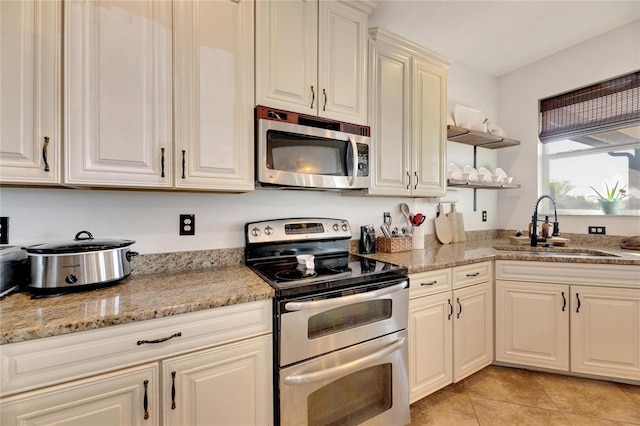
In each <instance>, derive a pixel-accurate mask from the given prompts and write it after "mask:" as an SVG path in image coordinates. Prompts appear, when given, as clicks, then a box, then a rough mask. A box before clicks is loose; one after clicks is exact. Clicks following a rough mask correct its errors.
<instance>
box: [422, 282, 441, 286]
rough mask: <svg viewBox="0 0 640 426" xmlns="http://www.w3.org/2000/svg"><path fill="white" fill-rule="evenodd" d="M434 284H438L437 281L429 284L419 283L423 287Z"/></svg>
mask: <svg viewBox="0 0 640 426" xmlns="http://www.w3.org/2000/svg"><path fill="white" fill-rule="evenodd" d="M434 284H438V281H431V282H430V283H420V285H424V286H427V285H434Z"/></svg>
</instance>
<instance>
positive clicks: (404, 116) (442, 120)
mask: <svg viewBox="0 0 640 426" xmlns="http://www.w3.org/2000/svg"><path fill="white" fill-rule="evenodd" d="M369 33H370V37H371V40H370V43H369V56H370V60H369V116H370V118H369V121H370V122H371V124H372V128H371V137H372V139H373V144H374V156H373V157H374V159H375V160H374V161H375V163H374V167H373V168H372V179H373V181H372V185H371V188H370V189H369V191H368V192H369V194H372V195H393V196H395V195H398V196H413V197H439V196H443V195H444V194H445V193H446V181H445V160H446V152H445V148H446V98H447V73H446V69H447V67H448V66H449V64H450V63H451V62H450V61H449V60H448V59H446V58H444V57H442V56H440V55H438V54H436V53H434V52H431V51H429V50H427V49H424V48H422V47H421V46H418V45H416V44H414V43H412V42H410V41H408V40H405V39H403V38H401V37H398V36H396V35H394V34H392V33H389V32H388V31H385V30H383V29H379V28H373V29H371V30H370V31H369Z"/></svg>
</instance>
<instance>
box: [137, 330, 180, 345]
mask: <svg viewBox="0 0 640 426" xmlns="http://www.w3.org/2000/svg"><path fill="white" fill-rule="evenodd" d="M180 336H182V332H178V333H175V334H172V335H171V336H169V337H163V338H162V339H157V340H138V342H137V344H138V346H140V345H144V344H145V343H162V342H166V341H167V340H171V339H173V338H174V337H180Z"/></svg>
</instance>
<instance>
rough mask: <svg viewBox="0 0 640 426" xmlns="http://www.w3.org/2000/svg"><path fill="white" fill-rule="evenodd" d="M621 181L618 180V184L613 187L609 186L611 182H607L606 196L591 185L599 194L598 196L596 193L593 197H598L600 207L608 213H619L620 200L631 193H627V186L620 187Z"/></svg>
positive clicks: (605, 184)
mask: <svg viewBox="0 0 640 426" xmlns="http://www.w3.org/2000/svg"><path fill="white" fill-rule="evenodd" d="M619 183H620V181H616V184H615V185H614V186H613V188H609V184H608V183H607V182H605V183H604V186H605V194H606V196H604V195H602V194H601V193H600V192H598V190H597V189H595V188H594V187H593V186H590V187H589V188H591V189H593V192H595V193H596V194H597V196H596V195H594V196H593V197H595V198H597V199H598V202H599V203H600V208H601V209H602V212H603V213H604V214H606V215H616V214H618V210H619V209H620V202H621V201H622V200H623V199H624V198H626V197H628V196H629V194H627V190H626V186H624V187H622V188H620V189H618V185H619Z"/></svg>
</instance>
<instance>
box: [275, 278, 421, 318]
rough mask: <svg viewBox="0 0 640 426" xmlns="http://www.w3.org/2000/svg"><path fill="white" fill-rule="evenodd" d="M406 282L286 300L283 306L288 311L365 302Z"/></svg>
mask: <svg viewBox="0 0 640 426" xmlns="http://www.w3.org/2000/svg"><path fill="white" fill-rule="evenodd" d="M408 284H409V283H408V282H407V281H402V282H401V283H400V284H396V285H392V286H391V287H384V288H381V289H379V290H374V291H368V292H366V293H358V294H352V295H350V296H344V297H334V298H332V299H323V300H314V301H311V302H288V303H286V304H285V305H284V308H285V309H286V310H288V311H304V310H307V309H326V308H334V307H338V306H346V305H349V304H352V303H357V302H365V301H367V300H372V299H377V298H378V297H382V296H386V295H387V294H391V293H395V292H396V291H400V290H403V289H405V288H406V287H407V285H408Z"/></svg>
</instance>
